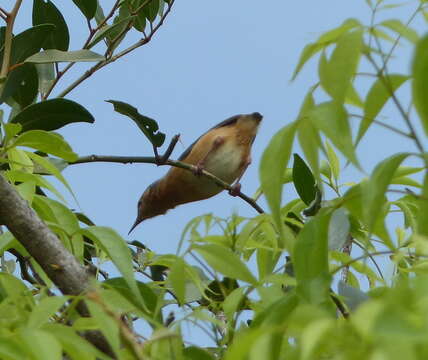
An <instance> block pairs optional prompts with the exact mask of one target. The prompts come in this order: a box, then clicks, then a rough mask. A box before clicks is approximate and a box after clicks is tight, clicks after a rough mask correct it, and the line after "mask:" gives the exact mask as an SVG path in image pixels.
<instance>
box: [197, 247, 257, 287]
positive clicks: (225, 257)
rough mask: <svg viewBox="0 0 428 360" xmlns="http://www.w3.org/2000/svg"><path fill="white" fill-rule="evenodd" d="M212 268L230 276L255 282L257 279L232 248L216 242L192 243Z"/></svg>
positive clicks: (251, 282)
mask: <svg viewBox="0 0 428 360" xmlns="http://www.w3.org/2000/svg"><path fill="white" fill-rule="evenodd" d="M192 248H193V249H194V250H195V251H196V252H198V253H199V254H200V255H201V256H202V257H203V258H204V259H205V261H206V262H207V263H208V265H210V266H211V267H212V268H213V269H214V270H216V271H218V272H219V273H221V274H223V275H225V276H227V277H230V278H232V279H238V280H242V281H246V282H248V283H250V284H256V283H257V280H256V279H255V278H254V276H253V274H251V272H250V271H249V270H248V268H247V267H246V266H245V264H244V263H243V262H242V261H241V259H240V258H239V257H238V256H237V255H236V254H235V253H234V252H232V250H230V249H228V248H226V247H224V246H221V245H217V244H205V245H195V244H194V245H192Z"/></svg>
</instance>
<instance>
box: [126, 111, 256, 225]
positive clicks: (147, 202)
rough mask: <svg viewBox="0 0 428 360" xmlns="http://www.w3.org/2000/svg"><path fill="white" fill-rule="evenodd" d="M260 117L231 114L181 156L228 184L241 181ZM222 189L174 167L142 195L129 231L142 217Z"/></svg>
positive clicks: (145, 217) (143, 218)
mask: <svg viewBox="0 0 428 360" xmlns="http://www.w3.org/2000/svg"><path fill="white" fill-rule="evenodd" d="M261 120H262V116H261V115H260V114H259V113H253V114H247V115H236V116H234V117H231V118H229V119H227V120H225V121H223V122H221V123H220V124H218V125H216V126H214V127H213V128H211V129H210V130H208V131H207V132H206V133H205V134H203V135H202V136H201V137H199V138H198V139H197V140H196V141H195V142H194V143H193V144H192V145H191V146H190V147H189V148H188V149H187V150H186V151H185V152H184V153H183V154H182V155H181V156H180V158H179V160H180V161H183V162H185V163H187V164H191V165H195V166H197V167H198V168H200V169H202V168H203V169H204V170H206V171H208V172H210V173H212V174H213V175H215V176H217V177H218V178H220V179H221V180H223V181H225V182H227V183H229V184H232V183H233V182H234V181H235V180H237V179H238V181H239V179H240V178H241V176H242V175H243V173H244V172H245V170H246V168H247V166H248V165H249V163H250V161H251V160H250V159H251V157H250V152H251V146H252V144H253V142H254V138H255V136H256V134H257V130H258V126H259V124H260V121H261ZM222 190H223V189H222V188H221V187H219V186H218V185H217V184H215V183H214V182H213V181H212V180H210V179H208V178H205V177H202V176H198V175H197V174H193V173H192V172H190V171H188V170H184V169H181V168H177V167H172V168H171V169H170V170H169V171H168V172H167V174H166V175H165V176H164V177H162V178H161V179H159V180H157V181H155V182H154V183H153V184H151V185H150V186H149V187H148V188H147V189H146V190H145V192H144V193H143V195H142V196H141V198H140V200H139V202H138V216H137V219H136V221H135V223H134V225H133V226H132V228H131V230H130V232H131V231H132V230H133V229H134V228H135V227H136V226H137V225H138V224H139V223H140V222H141V221H143V220H146V219H149V218H152V217H155V216H157V215H162V214H165V213H166V212H167V211H168V210H169V209H173V208H174V207H176V206H178V205H181V204H185V203H189V202H193V201H199V200H203V199H207V198H210V197H212V196H214V195H216V194H218V193H219V192H221V191H222Z"/></svg>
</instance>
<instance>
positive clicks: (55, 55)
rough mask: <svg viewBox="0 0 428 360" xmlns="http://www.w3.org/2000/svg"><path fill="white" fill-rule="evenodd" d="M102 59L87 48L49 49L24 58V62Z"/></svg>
mask: <svg viewBox="0 0 428 360" xmlns="http://www.w3.org/2000/svg"><path fill="white" fill-rule="evenodd" d="M103 60H105V57H104V56H102V55H100V54H97V53H94V52H93V51H91V50H87V49H82V50H75V51H60V50H55V49H51V50H45V51H42V52H39V53H37V54H34V55H32V56H30V57H28V58H27V59H25V62H26V63H36V64H46V63H54V62H94V61H103Z"/></svg>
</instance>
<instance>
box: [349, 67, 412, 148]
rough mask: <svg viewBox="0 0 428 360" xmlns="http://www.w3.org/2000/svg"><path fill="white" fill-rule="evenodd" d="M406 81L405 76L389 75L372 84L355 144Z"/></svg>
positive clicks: (406, 77)
mask: <svg viewBox="0 0 428 360" xmlns="http://www.w3.org/2000/svg"><path fill="white" fill-rule="evenodd" d="M408 79H409V77H408V76H406V75H400V74H391V75H389V76H388V77H387V78H379V79H377V80H376V81H375V82H374V83H373V85H372V87H371V88H370V90H369V92H368V94H367V97H366V100H365V102H364V119H363V120H361V124H360V127H359V129H358V134H357V139H356V144H358V143H359V141H360V140H361V138H362V137H363V136H364V134H365V133H366V131H367V129H368V128H369V127H370V125H371V124H372V122H373V121H374V120H375V119H376V117H377V116H378V114H379V112H380V111H381V110H382V108H383V107H384V105H385V104H386V102H387V101H388V100H389V99H390V98H391V95H392V94H393V93H394V92H395V91H396V90H397V89H398V88H399V87H400V86H401V85H402V84H403V83H404V82H406V81H407V80H408Z"/></svg>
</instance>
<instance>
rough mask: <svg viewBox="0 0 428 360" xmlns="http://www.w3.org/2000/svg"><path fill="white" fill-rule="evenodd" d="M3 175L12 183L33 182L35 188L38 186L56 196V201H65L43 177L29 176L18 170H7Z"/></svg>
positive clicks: (29, 174)
mask: <svg viewBox="0 0 428 360" xmlns="http://www.w3.org/2000/svg"><path fill="white" fill-rule="evenodd" d="M4 175H5V176H6V178H7V179H8V180H9V181H10V182H12V183H15V182H26V181H30V182H34V183H35V184H36V186H40V187H44V188H45V189H48V190H49V191H51V192H52V193H53V194H55V196H57V197H58V199H60V200H61V201H63V202H65V199H64V198H63V196H62V195H61V194H60V193H59V192H58V191H57V190H56V189H55V187H54V186H53V185H52V184H51V183H50V182H49V181H47V180H46V179H45V178H44V177H43V176H40V175H36V174H31V173H29V172H25V171H20V170H8V171H6V172H5V174H4Z"/></svg>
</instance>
